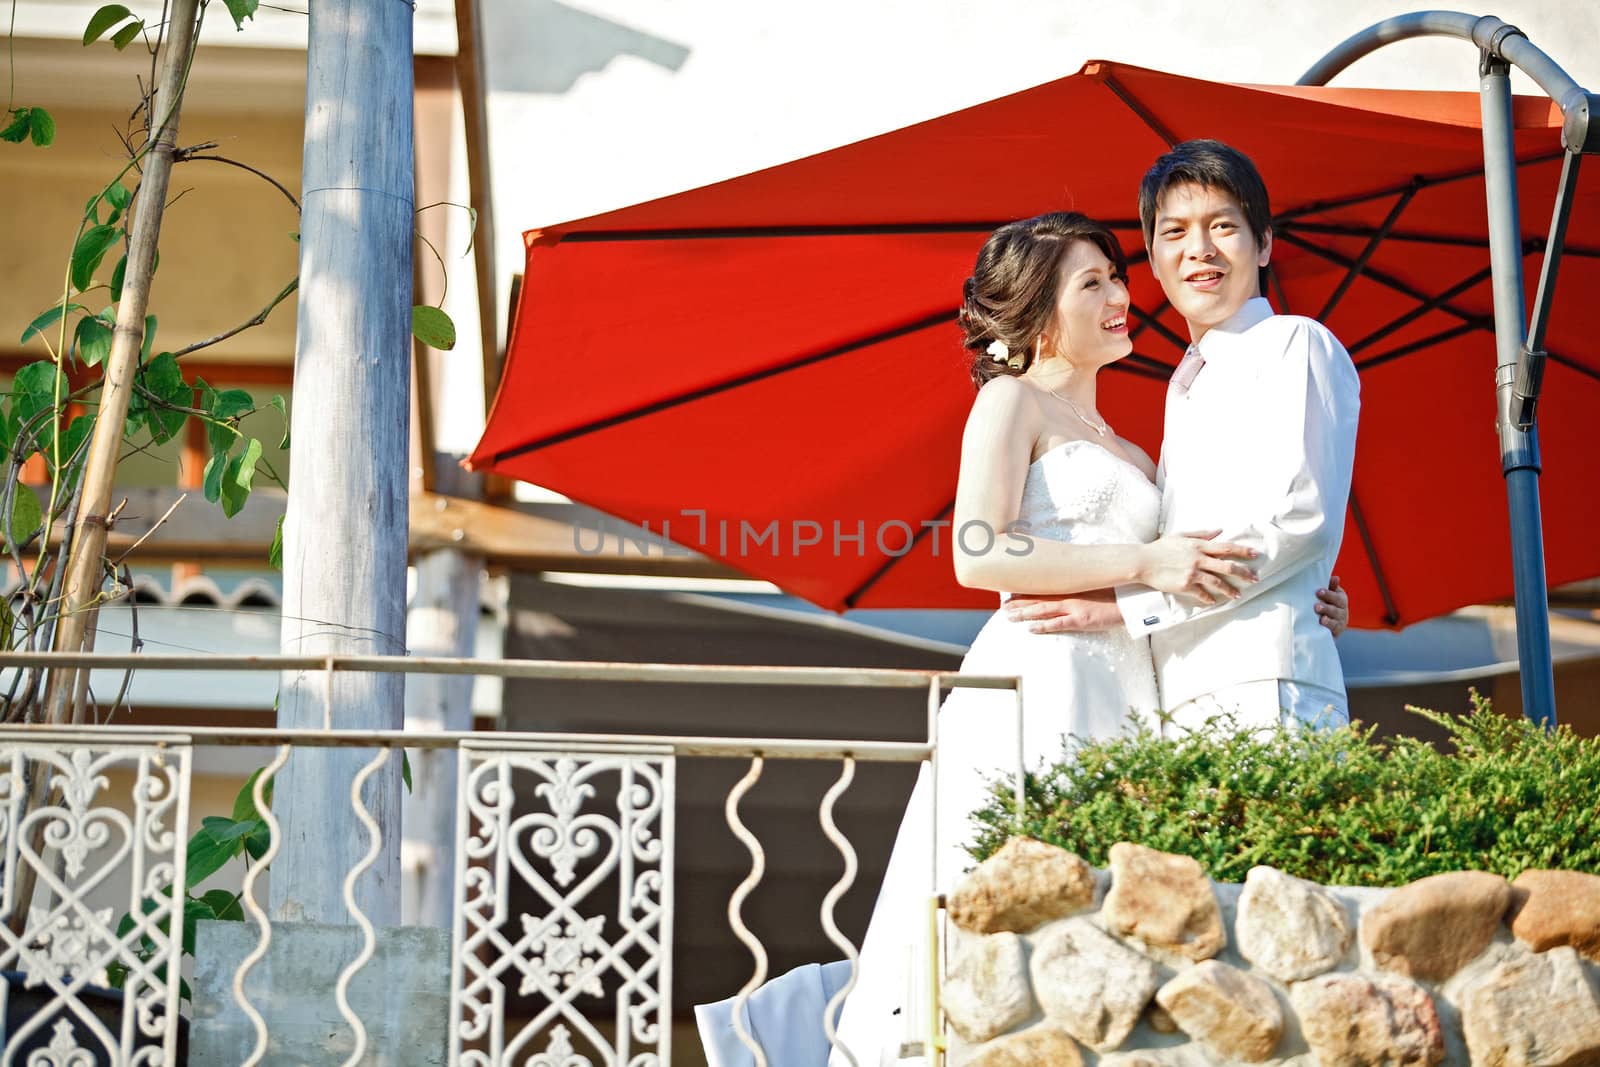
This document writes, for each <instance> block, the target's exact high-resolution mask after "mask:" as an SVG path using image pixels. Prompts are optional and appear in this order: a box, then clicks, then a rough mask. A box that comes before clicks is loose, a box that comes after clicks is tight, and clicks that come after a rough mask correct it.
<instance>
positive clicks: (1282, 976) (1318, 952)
mask: <svg viewBox="0 0 1600 1067" xmlns="http://www.w3.org/2000/svg"><path fill="white" fill-rule="evenodd" d="M1350 934H1351V929H1350V920H1349V918H1348V917H1346V915H1345V910H1344V906H1343V905H1342V904H1340V903H1339V902H1338V901H1337V900H1335V899H1334V898H1333V896H1332V894H1330V893H1329V892H1328V891H1327V890H1325V889H1323V888H1322V887H1321V886H1319V885H1317V884H1316V883H1315V882H1307V881H1305V880H1304V879H1300V878H1295V877H1293V876H1292V875H1287V874H1284V873H1283V872H1282V871H1280V870H1277V869H1276V868H1273V867H1253V868H1251V870H1250V873H1249V874H1247V875H1245V879H1244V891H1243V892H1242V893H1240V894H1239V912H1238V917H1237V918H1236V919H1235V920H1234V924H1233V936H1234V941H1235V943H1236V944H1237V945H1238V948H1239V955H1241V956H1243V957H1244V958H1245V959H1247V960H1249V961H1250V962H1251V963H1252V964H1254V965H1255V966H1257V967H1259V968H1261V969H1262V970H1263V971H1265V972H1267V973H1268V974H1270V975H1271V976H1272V977H1274V978H1276V979H1278V980H1279V981H1281V982H1295V981H1299V980H1301V979H1303V978H1312V977H1314V976H1316V975H1319V974H1323V973H1324V972H1327V971H1331V970H1333V969H1334V968H1335V967H1337V966H1338V965H1339V961H1340V960H1342V959H1344V956H1345V953H1346V952H1347V951H1349V948H1350Z"/></svg>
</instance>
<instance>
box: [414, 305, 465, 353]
mask: <svg viewBox="0 0 1600 1067" xmlns="http://www.w3.org/2000/svg"><path fill="white" fill-rule="evenodd" d="M411 333H412V336H414V337H415V338H416V339H417V340H419V341H421V342H422V343H423V344H425V345H427V346H428V347H429V348H437V349H439V350H440V351H441V352H448V351H450V350H451V349H452V348H454V347H455V346H456V324H455V323H454V322H452V321H451V320H450V316H449V315H446V314H445V313H444V312H443V311H442V310H441V309H439V308H436V307H433V306H431V305H428V304H418V305H417V306H416V307H414V308H412V309H411Z"/></svg>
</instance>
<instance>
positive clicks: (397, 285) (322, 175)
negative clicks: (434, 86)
mask: <svg viewBox="0 0 1600 1067" xmlns="http://www.w3.org/2000/svg"><path fill="white" fill-rule="evenodd" d="M411 51H412V9H411V5H410V4H407V3H373V2H371V0H318V2H317V3H315V4H312V5H311V6H310V33H309V43H308V46H307V56H306V67H307V72H306V132H305V157H304V164H303V169H302V172H301V187H302V190H303V192H302V194H301V203H302V209H301V218H300V296H299V319H298V323H297V332H296V337H295V390H294V400H295V402H294V415H293V430H294V449H293V453H292V458H291V460H290V475H289V507H288V516H287V519H286V520H285V522H284V530H283V593H284V596H283V650H284V651H285V652H289V653H299V654H306V653H337V652H371V653H389V654H398V653H403V652H404V651H405V597H406V520H407V510H408V503H407V484H406V473H407V472H406V465H407V424H408V422H409V418H408V416H409V414H410V396H409V391H410V362H411V336H410V321H411V320H410V315H411V283H412V272H411V262H412V259H411V257H412V248H411V235H412V228H413V215H414V211H415V205H414V203H413V188H412V186H413V183H412V166H413V158H412V68H411ZM330 703H331V707H330V706H329V704H330ZM404 703H405V686H404V680H403V678H402V677H401V676H399V675H391V676H384V675H376V674H349V675H338V674H336V675H334V676H333V677H332V678H331V681H330V680H329V679H327V678H325V677H324V676H323V675H322V674H320V673H317V672H304V673H295V672H290V673H286V674H285V676H284V678H283V682H282V687H281V689H280V692H279V702H278V725H279V726H281V727H285V728H304V727H320V726H323V725H324V724H331V725H332V726H334V727H338V728H344V729H399V728H400V726H401V724H402V722H403V718H404ZM371 756H372V753H371V752H370V751H350V752H341V751H339V750H337V749H325V750H305V749H303V750H300V751H299V752H297V753H296V754H295V755H294V756H293V757H292V758H291V759H290V761H289V763H288V765H287V766H286V767H285V768H284V769H283V771H281V772H280V774H279V778H278V782H277V785H276V788H275V791H274V806H275V807H276V808H277V809H278V816H279V818H280V819H281V820H282V823H283V830H284V841H283V851H282V853H280V854H279V856H278V858H277V859H276V860H275V861H274V862H273V866H272V890H271V897H272V908H273V912H274V914H275V915H276V916H277V917H278V918H279V919H284V920H290V921H308V922H325V923H344V922H348V921H350V919H349V917H348V912H347V910H346V908H345V905H344V900H343V896H342V884H343V880H344V877H345V875H346V874H347V873H348V872H349V871H350V869H351V868H352V867H353V866H354V865H355V864H356V863H357V862H358V861H359V860H360V859H361V858H362V857H363V856H364V855H365V853H366V851H367V849H368V846H369V844H370V842H369V840H368V837H367V834H366V832H365V831H364V830H363V829H362V828H361V825H360V824H359V823H358V822H357V820H356V817H355V815H354V814H353V812H352V811H351V805H350V785H351V781H352V780H353V778H354V776H355V773H356V771H357V770H358V769H359V768H360V767H361V766H362V765H363V764H365V763H366V762H367V761H368V760H369V759H370V758H371ZM365 802H366V806H367V808H368V810H370V811H371V812H372V814H373V816H374V818H376V819H377V821H378V825H379V827H380V828H381V831H382V835H383V848H382V850H381V852H380V853H379V856H378V858H377V861H376V863H375V864H374V865H373V867H372V868H371V869H370V870H369V871H367V873H366V874H364V875H363V876H362V878H361V879H360V881H359V882H357V885H356V892H355V896H356V903H357V906H358V907H359V908H360V909H361V910H362V911H363V912H364V913H365V914H366V916H367V917H368V918H369V919H371V920H372V922H374V923H375V924H377V925H379V926H392V925H394V924H395V923H396V922H397V921H398V920H399V916H400V880H399V874H400V862H399V860H400V761H399V760H390V761H389V763H388V764H387V765H386V766H385V767H384V769H383V770H382V771H381V772H380V773H379V774H378V775H376V776H375V777H374V778H373V779H372V780H371V781H370V782H369V783H368V784H367V788H366V792H365Z"/></svg>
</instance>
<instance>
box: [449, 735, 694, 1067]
mask: <svg viewBox="0 0 1600 1067" xmlns="http://www.w3.org/2000/svg"><path fill="white" fill-rule="evenodd" d="M461 759H462V768H461V775H460V782H461V792H460V800H459V808H458V818H457V850H456V856H457V860H456V865H457V866H456V926H455V935H454V943H453V946H452V949H453V951H452V957H453V963H452V968H453V974H452V986H451V1052H450V1062H451V1063H452V1064H460V1065H463V1067H499V1065H501V1064H511V1063H516V1064H519V1065H520V1064H534V1065H550V1067H598V1065H600V1064H604V1065H606V1067H665V1065H666V1064H667V1063H669V1062H670V1057H671V1049H670V1033H671V1003H670V999H671V950H672V919H671V916H672V859H673V829H672V827H673V823H672V810H673V774H674V767H675V765H674V763H673V759H672V756H671V755H670V754H667V753H663V752H662V751H660V750H655V749H632V748H628V749H615V750H605V751H558V750H554V749H545V748H540V747H526V746H519V747H516V748H507V747H491V746H486V745H478V744H474V743H468V744H465V745H463V746H462V749H461ZM508 1017H511V1018H512V1019H514V1020H515V1022H514V1023H508ZM516 1023H520V1025H516Z"/></svg>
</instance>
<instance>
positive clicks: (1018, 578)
mask: <svg viewBox="0 0 1600 1067" xmlns="http://www.w3.org/2000/svg"><path fill="white" fill-rule="evenodd" d="M1041 428H1042V422H1041V419H1040V413H1039V410H1038V406H1037V404H1036V402H1035V400H1034V398H1033V396H1032V395H1031V390H1030V389H1029V387H1028V386H1027V385H1025V384H1023V383H1022V382H1020V381H1017V380H1015V379H1013V378H997V379H995V380H994V381H991V382H989V383H988V384H987V385H985V386H984V387H983V389H982V390H981V391H980V392H979V393H978V398H977V400H976V401H975V402H974V403H973V406H972V413H971V414H970V415H969V416H968V418H967V427H966V432H965V434H964V436H963V438H962V443H961V474H960V480H959V482H958V484H957V487H956V504H955V515H954V523H953V529H952V531H951V533H952V537H951V552H952V553H953V554H954V559H955V573H956V580H957V581H958V582H960V583H961V584H962V585H965V586H968V587H969V588H974V589H992V590H995V591H997V592H1011V593H1079V592H1083V591H1086V590H1090V589H1104V588H1107V587H1109V586H1114V585H1121V584H1126V583H1129V582H1138V583H1141V584H1145V585H1150V586H1152V587H1156V588H1165V589H1169V590H1172V591H1178V590H1182V591H1185V592H1189V593H1190V595H1194V596H1209V595H1210V594H1209V593H1208V592H1207V591H1208V590H1211V591H1217V590H1227V591H1228V592H1230V593H1231V592H1232V587H1231V586H1230V585H1229V584H1228V583H1227V582H1225V581H1221V580H1219V578H1218V577H1216V576H1219V575H1228V576H1232V577H1234V578H1236V579H1238V580H1240V581H1244V582H1248V581H1249V580H1250V579H1251V577H1252V575H1251V572H1250V570H1249V568H1247V567H1244V566H1242V565H1241V564H1238V563H1234V562H1232V561H1231V559H1230V558H1229V557H1233V558H1248V556H1249V555H1250V550H1249V549H1244V548H1240V547H1239V546H1236V545H1231V544H1228V543H1225V542H1214V541H1208V540H1206V539H1204V538H1195V537H1170V538H1163V539H1162V540H1161V541H1157V542H1154V543H1152V544H1149V545H1138V544H1130V545H1074V544H1068V543H1065V542H1061V541H1050V540H1046V539H1044V538H1036V537H1030V536H1028V532H1027V530H1026V528H1025V527H1023V526H1021V525H1019V524H1018V522H1017V517H1018V514H1019V513H1020V511H1021V507H1022V489H1023V483H1024V482H1025V481H1026V479H1027V476H1028V467H1029V466H1030V464H1031V463H1032V458H1033V443H1034V441H1035V440H1036V439H1037V437H1038V435H1039V432H1040V430H1041Z"/></svg>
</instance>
